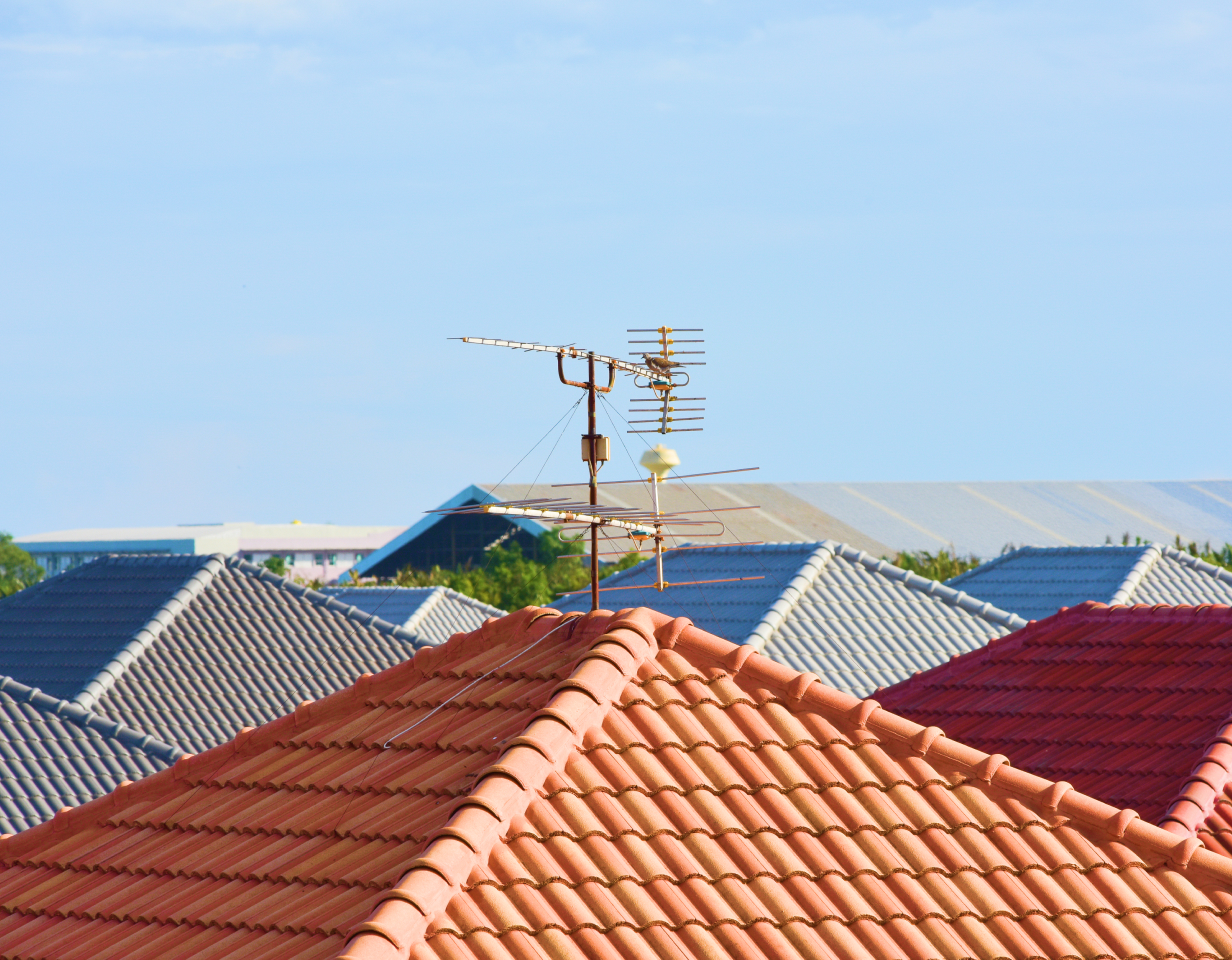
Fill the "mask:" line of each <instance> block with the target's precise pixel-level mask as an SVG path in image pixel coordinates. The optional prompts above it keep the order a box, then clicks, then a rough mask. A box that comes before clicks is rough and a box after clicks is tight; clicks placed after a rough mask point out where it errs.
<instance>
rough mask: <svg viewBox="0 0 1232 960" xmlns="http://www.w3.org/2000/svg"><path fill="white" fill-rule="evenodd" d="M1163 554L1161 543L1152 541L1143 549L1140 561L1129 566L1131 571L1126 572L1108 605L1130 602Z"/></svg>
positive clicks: (1113, 605)
mask: <svg viewBox="0 0 1232 960" xmlns="http://www.w3.org/2000/svg"><path fill="white" fill-rule="evenodd" d="M1163 555H1164V547H1163V545H1162V544H1159V543H1152V544H1150V545H1149V546H1148V547H1147V548H1146V549H1145V550H1143V551H1142V556H1140V557H1139V558H1138V562H1137V563H1135V564H1134V565H1133V566H1132V567H1130V568H1129V573H1127V574H1125V579H1124V580H1123V581H1121V585H1120V586H1119V587H1117V589H1116V592H1115V593H1114V594H1113V595H1112V598H1111V599H1110V600H1109V601H1108V606H1110V607H1116V606H1120V605H1122V604H1126V603H1129V598H1130V597H1132V596H1133V595H1134V592H1135V591H1136V590H1137V589H1138V587H1139V586H1141V585H1142V579H1143V577H1145V576H1146V575H1147V574H1148V573H1150V572H1151V568H1152V567H1153V566H1155V564H1157V563H1158V562H1159V558H1160V557H1162V556H1163Z"/></svg>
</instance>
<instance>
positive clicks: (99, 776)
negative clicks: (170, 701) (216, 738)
mask: <svg viewBox="0 0 1232 960" xmlns="http://www.w3.org/2000/svg"><path fill="white" fill-rule="evenodd" d="M183 755H184V754H183V751H181V750H180V749H179V748H178V747H174V746H171V745H170V744H166V743H162V742H160V741H158V740H155V739H154V738H152V737H149V736H147V735H146V734H144V733H141V732H140V731H137V730H133V729H132V728H130V727H126V726H124V725H123V724H119V723H116V722H115V721H113V720H108V719H106V718H105V717H100V716H98V715H97V714H93V713H91V712H90V711H88V710H85V709H84V708H83V707H81V706H79V705H78V704H75V703H69V702H68V701H66V700H61V699H59V698H57V697H52V696H48V695H47V694H45V693H43V692H41V691H39V690H36V689H34V688H32V687H29V686H27V685H26V684H23V683H19V682H18V681H16V680H13V679H12V678H11V677H0V833H16V832H17V831H19V830H24V829H26V828H27V827H32V826H34V825H35V824H36V823H41V822H43V821H44V820H48V819H50V818H51V817H53V816H55V813H56V811H57V810H59V809H60V808H62V807H73V806H76V805H77V804H79V803H84V802H85V801H87V800H92V799H93V798H95V797H98V796H102V795H103V794H105V793H109V792H110V791H112V790H114V789H115V788H116V786H118V785H119V783H120V782H121V781H123V780H138V779H140V778H141V777H144V776H147V775H148V774H151V773H157V772H158V771H159V770H162V769H164V768H165V767H167V766H168V765H170V764H172V763H174V762H175V761H176V760H177V759H179V758H180V757H181V756H183Z"/></svg>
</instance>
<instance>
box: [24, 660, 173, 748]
mask: <svg viewBox="0 0 1232 960" xmlns="http://www.w3.org/2000/svg"><path fill="white" fill-rule="evenodd" d="M0 693H6V694H8V695H9V696H10V697H12V698H13V699H14V700H16V701H18V702H19V703H28V704H29V705H30V706H31V707H33V708H34V709H35V710H38V711H39V712H41V713H47V714H50V715H52V716H54V717H58V718H59V719H61V720H67V721H68V722H69V723H72V724H74V725H75V726H78V727H81V728H83V729H85V730H93V731H94V732H95V733H98V734H100V735H101V736H104V737H109V738H110V739H112V740H117V741H119V742H120V743H122V744H123V745H124V746H126V747H129V748H132V749H136V750H141V751H142V752H143V753H148V754H149V755H150V756H152V757H156V758H157V759H159V760H162V761H164V762H166V763H175V762H176V761H177V760H179V759H180V757H187V756H191V754H188V753H185V752H184V751H183V750H181V749H180V748H179V747H177V746H174V745H173V744H170V743H163V742H162V741H161V740H156V739H155V738H154V737H151V736H150V735H149V734H147V733H142V732H141V731H140V730H138V729H137V728H136V727H130V726H127V725H126V724H123V723H120V721H118V720H109V719H107V718H106V717H104V716H101V715H99V714H97V713H92V712H91V711H89V710H87V709H86V708H85V707H83V706H82V705H81V704H79V703H75V702H73V701H71V700H61V699H60V698H59V697H53V696H52V695H51V694H49V693H43V691H42V690H40V689H39V688H38V687H29V686H26V684H24V683H20V682H19V681H17V680H14V679H13V678H12V677H4V676H0Z"/></svg>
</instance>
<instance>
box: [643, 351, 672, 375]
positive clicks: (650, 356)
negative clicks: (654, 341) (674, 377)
mask: <svg viewBox="0 0 1232 960" xmlns="http://www.w3.org/2000/svg"><path fill="white" fill-rule="evenodd" d="M642 359H643V360H645V361H646V366H648V367H650V369H651V370H653V371H654V372H655V373H665V374H668V375H670V374H671V372H672V370H673V369H674V368H675V367H678V366H680V364H679V363H677V362H676V361H675V360H669V359H667V357H660V356H658V355H657V354H654V353H643V354H642Z"/></svg>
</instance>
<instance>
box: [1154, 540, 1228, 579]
mask: <svg viewBox="0 0 1232 960" xmlns="http://www.w3.org/2000/svg"><path fill="white" fill-rule="evenodd" d="M1161 549H1162V550H1163V554H1164V556H1165V557H1167V558H1168V559H1170V560H1175V561H1176V562H1177V563H1182V564H1184V565H1185V566H1187V567H1192V568H1193V569H1194V570H1199V571H1201V572H1202V573H1207V574H1210V575H1211V576H1212V577H1214V578H1215V579H1216V580H1222V581H1223V582H1224V583H1232V571H1229V570H1225V569H1224V568H1223V567H1217V566H1215V564H1213V563H1207V562H1206V561H1205V560H1199V559H1198V558H1197V557H1195V556H1194V555H1193V554H1190V553H1186V552H1185V551H1184V550H1178V549H1177V548H1176V547H1170V546H1168V545H1166V544H1163V545H1161Z"/></svg>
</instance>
